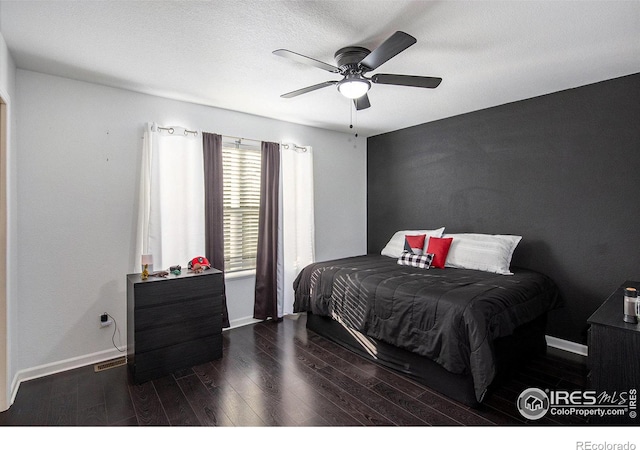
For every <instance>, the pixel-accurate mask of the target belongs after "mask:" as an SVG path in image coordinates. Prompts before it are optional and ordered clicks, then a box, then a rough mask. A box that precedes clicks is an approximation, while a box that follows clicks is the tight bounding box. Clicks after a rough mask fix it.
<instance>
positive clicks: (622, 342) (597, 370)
mask: <svg viewBox="0 0 640 450" xmlns="http://www.w3.org/2000/svg"><path fill="white" fill-rule="evenodd" d="M625 287H635V288H636V289H640V282H639V281H626V282H625V283H624V284H623V285H622V286H620V287H619V288H618V289H616V290H615V291H614V292H613V293H612V294H611V295H610V296H609V298H607V300H606V301H605V302H604V303H603V304H602V305H600V307H599V308H598V309H597V310H596V312H594V313H593V314H592V315H591V317H589V319H588V323H589V325H590V327H589V337H588V340H589V342H588V344H589V357H588V365H589V371H590V373H589V381H590V388H591V389H593V390H594V391H596V392H604V391H606V392H608V393H614V392H616V393H621V392H629V391H630V390H632V389H635V390H636V393H637V392H638V390H640V324H630V323H626V322H624V321H623V320H622V317H623V302H624V293H623V291H624V288H625ZM636 408H637V409H636V411H638V412H639V413H640V405H637V406H636ZM602 422H607V423H621V424H623V423H635V424H638V423H640V419H638V418H636V419H635V420H632V419H630V418H629V417H628V416H625V417H622V418H614V417H611V418H607V419H605V420H602Z"/></svg>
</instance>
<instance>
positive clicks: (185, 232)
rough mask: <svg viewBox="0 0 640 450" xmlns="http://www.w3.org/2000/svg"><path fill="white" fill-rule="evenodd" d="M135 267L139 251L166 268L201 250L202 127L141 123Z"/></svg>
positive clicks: (182, 262)
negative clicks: (197, 129)
mask: <svg viewBox="0 0 640 450" xmlns="http://www.w3.org/2000/svg"><path fill="white" fill-rule="evenodd" d="M140 180H141V181H140V199H139V202H140V203H139V215H138V238H137V245H136V255H135V258H136V260H135V263H134V271H135V272H139V271H140V268H141V266H140V258H141V255H143V254H150V255H152V256H153V268H154V270H166V269H168V268H169V266H172V265H176V264H179V265H181V266H183V267H186V265H187V263H188V261H189V260H190V259H191V258H193V257H195V256H201V255H204V253H205V235H204V223H205V221H204V170H203V151H202V133H201V132H200V131H196V132H192V131H188V130H186V129H185V128H181V127H176V126H166V127H160V126H158V125H157V124H155V123H149V124H147V126H146V129H145V133H144V138H143V148H142V167H141V178H140Z"/></svg>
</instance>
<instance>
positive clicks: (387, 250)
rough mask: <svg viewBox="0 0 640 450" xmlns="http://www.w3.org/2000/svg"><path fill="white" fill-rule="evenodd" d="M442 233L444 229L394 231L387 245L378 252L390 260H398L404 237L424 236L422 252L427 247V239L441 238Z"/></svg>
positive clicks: (402, 248)
mask: <svg viewBox="0 0 640 450" xmlns="http://www.w3.org/2000/svg"><path fill="white" fill-rule="evenodd" d="M442 233H444V227H442V228H438V229H436V230H403V231H396V233H395V234H394V235H393V236H391V239H390V240H389V242H387V245H385V247H384V248H383V249H382V251H381V252H380V254H381V255H384V256H390V257H392V258H399V257H400V255H401V254H402V251H403V250H404V237H405V236H407V235H408V236H417V235H420V234H426V238H425V240H424V248H423V251H426V249H427V245H429V237H430V236H434V237H442Z"/></svg>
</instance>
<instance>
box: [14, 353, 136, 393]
mask: <svg viewBox="0 0 640 450" xmlns="http://www.w3.org/2000/svg"><path fill="white" fill-rule="evenodd" d="M126 354H127V350H126V347H125V349H124V352H120V351H118V350H117V349H115V348H112V349H109V350H103V351H101V352H96V353H92V354H90V355H84V356H78V357H76V358H70V359H66V360H63V361H57V362H55V363H50V364H44V365H42V366H38V367H32V368H30V369H24V370H20V371H18V373H16V375H15V377H13V381H12V383H11V404H13V402H14V401H15V399H16V395H17V394H18V388H19V387H20V383H22V382H24V381H29V380H33V379H35V378H41V377H45V376H47V375H53V374H54V373H59V372H65V371H67V370H72V369H77V368H78V367H83V366H88V365H91V364H96V363H99V362H103V361H108V360H110V359H115V358H120V357H122V356H126Z"/></svg>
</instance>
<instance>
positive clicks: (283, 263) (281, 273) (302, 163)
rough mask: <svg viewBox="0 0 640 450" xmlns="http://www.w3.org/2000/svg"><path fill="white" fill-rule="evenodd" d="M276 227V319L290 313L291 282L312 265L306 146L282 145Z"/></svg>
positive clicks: (310, 171)
mask: <svg viewBox="0 0 640 450" xmlns="http://www.w3.org/2000/svg"><path fill="white" fill-rule="evenodd" d="M281 149H282V151H281V152H280V165H281V166H280V183H281V184H280V205H281V208H280V220H279V224H278V234H279V239H278V240H279V245H278V316H279V317H282V316H284V315H287V314H292V313H293V301H294V292H293V281H294V280H295V278H296V277H297V276H298V274H299V273H300V271H301V270H302V269H303V268H304V267H305V266H306V265H307V264H310V263H312V262H314V261H315V222H314V208H313V205H314V201H313V153H312V149H311V147H309V146H306V147H301V146H296V145H295V144H290V143H283V144H281Z"/></svg>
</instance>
